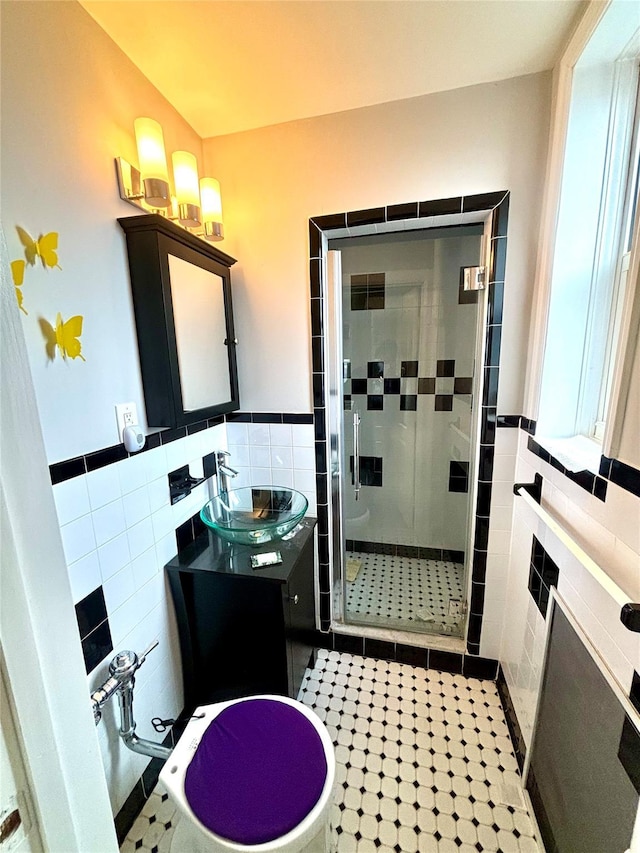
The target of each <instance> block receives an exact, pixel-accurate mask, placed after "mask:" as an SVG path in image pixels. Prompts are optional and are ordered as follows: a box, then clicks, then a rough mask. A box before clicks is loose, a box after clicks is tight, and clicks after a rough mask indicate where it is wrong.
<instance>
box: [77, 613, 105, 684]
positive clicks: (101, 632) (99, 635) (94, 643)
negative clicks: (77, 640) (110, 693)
mask: <svg viewBox="0 0 640 853" xmlns="http://www.w3.org/2000/svg"><path fill="white" fill-rule="evenodd" d="M81 645H82V655H83V657H84V666H85V670H86V673H87V675H88V674H89V673H90V672H92V671H93V670H94V669H95V668H96V667H97V666H98V664H99V663H100V662H101V661H103V660H104V659H105V658H106V656H107V655H108V654H109V652H112V651H113V642H112V640H111V629H110V628H109V620H108V619H107V620H106V621H104V622H103V623H102V625H98V627H97V628H96V629H95V631H92V632H91V633H90V634H89V635H88V636H87V637H85V638H84V640H82V642H81Z"/></svg>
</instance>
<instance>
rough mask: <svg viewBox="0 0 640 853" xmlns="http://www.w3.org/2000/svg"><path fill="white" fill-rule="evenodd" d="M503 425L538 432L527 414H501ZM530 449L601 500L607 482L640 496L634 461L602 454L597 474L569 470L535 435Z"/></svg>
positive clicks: (605, 491) (639, 471)
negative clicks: (623, 460) (626, 461)
mask: <svg viewBox="0 0 640 853" xmlns="http://www.w3.org/2000/svg"><path fill="white" fill-rule="evenodd" d="M496 425H497V426H498V427H499V428H503V429H504V428H518V427H519V428H520V429H521V430H523V431H524V432H526V433H528V434H529V435H530V436H534V435H535V433H536V422H535V421H534V420H531V419H530V418H526V417H525V416H524V415H498V420H497V424H496ZM527 447H528V450H530V451H531V452H532V453H534V454H535V455H536V456H538V457H539V458H540V459H542V461H543V462H548V463H549V464H550V465H552V466H553V467H554V468H555V469H556V470H558V471H560V473H561V474H564V476H565V477H567V478H568V479H569V480H571V481H572V482H574V483H576V484H577V485H578V486H580V487H581V488H583V489H585V490H586V491H587V492H590V493H591V494H592V495H593V496H594V497H596V498H598V500H600V501H606V499H607V483H608V482H609V483H614V484H615V485H616V486H619V487H620V488H621V489H624V490H625V491H627V492H631V494H632V495H635V496H636V497H640V470H639V469H638V468H634V467H633V466H632V465H627V464H626V463H625V462H621V461H620V460H619V459H611V458H609V457H608V456H601V457H600V468H599V471H598V473H597V474H594V473H593V472H592V471H574V472H572V471H567V469H566V468H565V466H564V465H563V464H562V463H561V462H560V461H559V460H558V459H556V458H555V457H554V456H552V455H551V454H550V453H549V451H548V450H545V449H544V447H542V445H541V444H539V443H538V442H537V441H535V439H533V438H530V439H529V441H528V445H527Z"/></svg>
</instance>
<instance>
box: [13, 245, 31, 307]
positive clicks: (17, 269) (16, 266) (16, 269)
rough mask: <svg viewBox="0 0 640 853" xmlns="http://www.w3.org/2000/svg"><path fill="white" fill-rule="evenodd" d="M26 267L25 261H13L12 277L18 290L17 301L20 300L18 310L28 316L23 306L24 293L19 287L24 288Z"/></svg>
mask: <svg viewBox="0 0 640 853" xmlns="http://www.w3.org/2000/svg"><path fill="white" fill-rule="evenodd" d="M24 266H25V264H24V261H23V260H21V259H18V260H17V261H11V277H12V278H13V283H14V285H15V289H16V299H17V300H18V308H19V309H20V310H21V311H22V312H23V313H24V314H27V316H28V315H29V312H28V311H27V310H26V308H25V307H24V305H23V304H22V291H21V290H18V288H19V287H22V282H23V281H24Z"/></svg>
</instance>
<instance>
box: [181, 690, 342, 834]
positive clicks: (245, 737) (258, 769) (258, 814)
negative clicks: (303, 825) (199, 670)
mask: <svg viewBox="0 0 640 853" xmlns="http://www.w3.org/2000/svg"><path fill="white" fill-rule="evenodd" d="M326 776H327V762H326V758H325V754H324V748H323V745H322V741H321V739H320V735H319V734H318V732H317V731H316V729H315V728H314V726H313V724H312V723H311V721H310V720H308V719H307V718H306V717H305V716H304V715H303V714H302V713H301V712H300V711H298V710H297V709H296V708H295V707H293V706H291V705H286V704H284V703H283V702H278V701H276V700H274V699H250V700H247V701H244V702H239V703H237V704H235V705H230V706H229V707H228V708H225V709H224V710H223V711H221V712H220V714H218V716H217V717H216V718H215V719H214V720H213V721H212V722H211V724H210V725H209V727H208V728H207V729H206V731H205V733H204V735H203V736H202V740H201V741H200V745H199V746H198V748H197V750H196V752H195V755H194V757H193V759H192V760H191V763H190V764H189V766H188V768H187V772H186V775H185V781H184V790H185V795H186V797H187V800H188V802H189V805H190V807H191V810H192V811H193V813H194V814H195V816H196V817H197V818H198V820H199V821H200V822H201V823H202V824H204V826H206V827H207V829H209V830H211V832H214V833H215V834H216V835H219V836H221V837H222V838H226V839H228V840H229V841H235V842H236V843H239V844H264V843H266V842H267V841H273V840H274V839H275V838H279V837H281V836H282V835H285V834H286V833H287V832H290V831H291V830H292V829H294V827H296V826H297V825H298V824H299V823H300V822H301V821H302V820H303V819H304V818H305V817H306V816H307V815H308V814H309V812H310V811H311V809H312V808H313V807H314V806H315V804H316V803H317V802H318V800H319V799H320V795H321V793H322V789H323V787H324V783H325V779H326Z"/></svg>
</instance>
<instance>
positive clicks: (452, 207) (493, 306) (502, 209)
mask: <svg viewBox="0 0 640 853" xmlns="http://www.w3.org/2000/svg"><path fill="white" fill-rule="evenodd" d="M416 206H417V215H418V216H419V217H423V216H424V217H427V216H439V215H447V214H454V213H461V212H462V211H463V210H465V211H475V210H486V209H490V208H491V209H493V210H494V213H493V220H492V239H491V264H490V269H489V294H488V303H489V310H488V315H487V324H488V326H491V334H490V335H489V334H487V348H486V355H485V364H488V365H491V366H489V367H485V369H484V376H483V378H484V385H483V393H482V410H481V416H480V428H481V434H482V435H483V442H482V454H481V455H482V459H481V466H480V467H481V471H482V476H480V477H479V480H481V481H482V484H483V485H484V486H489V487H490V485H491V480H492V476H493V444H494V442H495V425H496V411H495V407H496V405H497V396H498V378H499V367H498V364H499V351H500V340H501V332H502V329H501V321H502V300H503V294H504V286H503V282H504V270H505V260H506V250H507V237H506V235H507V222H508V215H509V193H508V191H506V190H501V191H499V192H495V193H480V194H477V195H471V196H465V197H464V198H463V197H462V196H457V197H454V198H447V199H433V200H429V201H419V202H407V203H405V204H403V205H392V206H390V207H388V208H386V212H385V208H375V209H373V210H368V211H353V212H352V213H348V212H347V213H339V214H331V215H328V216H322V217H314V218H313V220H312V221H313V222H314V223H315V224H316V225H317V226H318V228H320V229H321V230H327V231H330V230H331V229H332V228H340V227H345V224H346V225H349V226H352V225H357V224H364V222H365V221H366V222H383V221H385V214H386V221H388V222H397V221H399V220H400V219H402V218H405V217H406V218H408V219H411V218H415V215H416V214H415V210H416ZM321 289H322V288H321ZM316 302H319V300H318V299H316V298H312V299H311V328H312V336H314V337H317V338H319V339H320V341H319V345H318V344H316V345H314V341H313V340H312V354H313V371H314V372H321V371H322V370H323V367H324V365H323V364H322V363H321V362H320V357H319V356H320V353H321V351H322V344H323V335H324V332H323V329H322V319H321V317H319V316H318V312H319V308H318V307H316V306H315V304H314V303H316ZM488 331H489V330H488ZM447 370H448V368H447ZM454 372H455V371H454ZM406 375H408V374H405V373H403V376H406ZM441 375H448V376H451V375H454V374H450V373H448V372H447V373H446V374H441ZM415 376H418V373H417V371H416V373H415ZM388 379H391V377H386V379H385V380H384V381H385V387H384V393H385V394H398V392H399V391H400V389H398V388H395V387H393V388H392V386H391V385H387V380H388ZM463 379H464V377H463ZM354 382H357V378H356V379H351V384H352V387H351V389H350V391H349V389H347V391H345V401H346V400H347V397H349V394H350V393H353V394H357V393H363V394H366V393H367V389H366V380H365V385H364V386H363V387H362V388H359V386H358V385H356V388H359V390H356V388H354V387H353V383H354ZM418 382H419V385H418V394H430V395H434V405H435V408H436V410H437V411H451V410H452V408H453V394H439V395H436V394H435V390H436V389H435V378H425V379H418ZM431 383H433V384H431ZM462 387H463V388H464V387H465V386H464V385H463V386H462ZM467 387H468V386H467ZM465 390H466V389H465ZM453 393H457V394H459V393H462V388H461V387H460V386H458V388H457V389H456V387H455V378H454V388H453ZM400 398H401V408H402V409H403V410H404V411H410V410H411V409H410V408H409V407H413V404H414V400H415V401H417V395H415V394H400ZM416 405H417V403H416ZM320 411H324V409H323V407H318V408H317V409H316V420H318V419H319V418H320V417H322V415H321V414H320ZM323 446H324V447H325V457H324V460H325V467H323V468H322V469H320V468H318V470H317V473H318V475H321V474H322V473H324V471H325V470H326V440H325V442H324V444H323ZM324 492H325V494H328V488H325V490H324ZM479 494H480V490H479ZM482 494H483V495H484V497H483V500H482V503H480V500H479V502H478V508H479V509H481V510H483V511H484V510H485V508H486V507H485V504H486V503H487V501H488V500H489V499H490V490H487V489H486V488H485V489H484V490H483V492H482ZM487 516H488V510H487ZM482 518H483V517H482V516H479V515H477V516H476V520H475V521H476V526H480V527H481V531H480V533H479V534H477V536H476V541H480V542H481V543H484V548H479V547H476V549H475V550H474V559H473V564H472V582H475V583H476V584H483V583H484V580H485V575H486V553H485V552H486V542H485V536H484V526H483V521H482ZM485 521H487V519H486V518H485ZM487 523H488V522H487ZM319 528H320V525H319ZM327 532H328V531H322V530H320V529H319V533H327ZM323 596H326V597H329V596H330V591H329V589H328V588H326V589H324V590H322V589H321V593H320V598H321V601H320V614H321V619H320V625H321V629H322V630H323V631H328V630H329V628H330V624H331V623H330V619H329V615H330V614H329V606H325V605H323ZM482 598H483V596H482ZM476 605H477V607H478V609H480V610H481V611H482V610H483V609H484V607H483V602H482V601H481V596H480V593H478V594H477V597H476ZM481 605H482V607H481ZM472 616H473V623H471V621H470V625H471V624H473V628H474V631H473V638H471V637H470V638H468V642H467V651H468V652H469V653H470V654H472V655H478V654H479V651H480V646H479V640H480V633H481V627H482V612H479V613H475V614H472Z"/></svg>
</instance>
